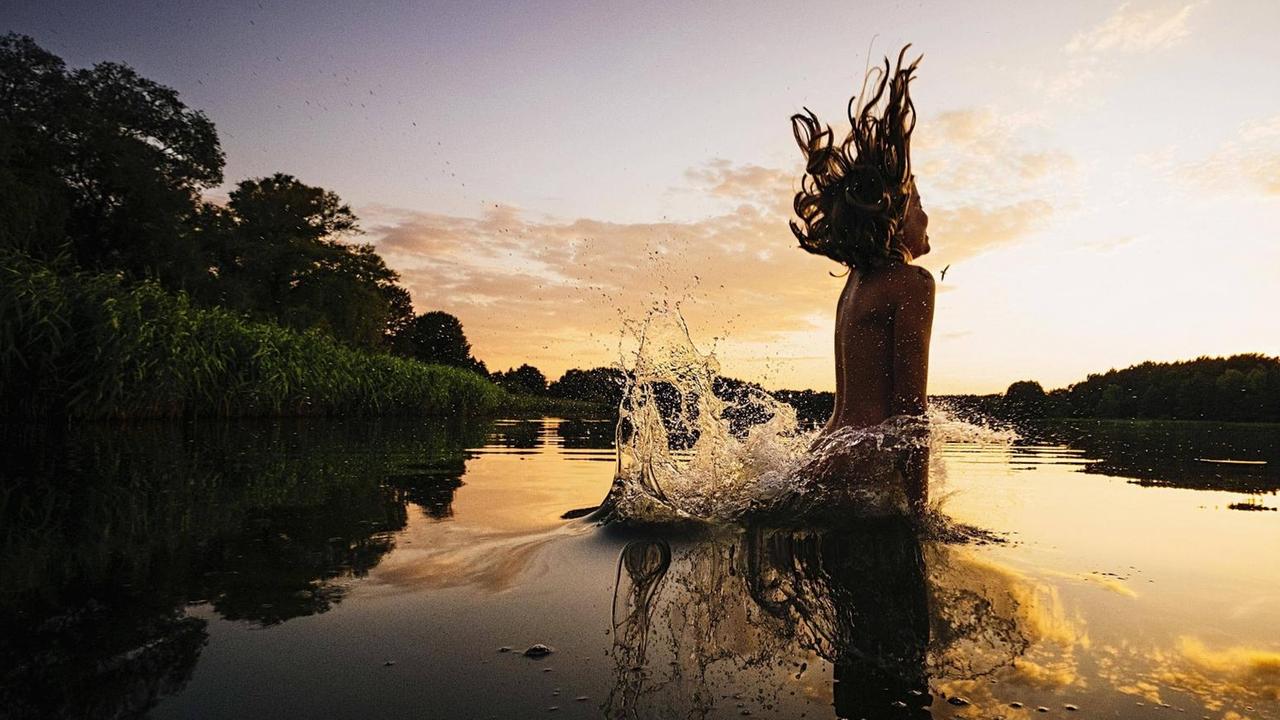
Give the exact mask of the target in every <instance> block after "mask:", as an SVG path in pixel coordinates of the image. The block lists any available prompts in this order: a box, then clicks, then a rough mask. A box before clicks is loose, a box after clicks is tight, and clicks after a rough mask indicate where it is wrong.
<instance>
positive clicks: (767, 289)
mask: <svg viewBox="0 0 1280 720" xmlns="http://www.w3.org/2000/svg"><path fill="white" fill-rule="evenodd" d="M687 177H688V178H689V179H690V180H691V181H693V182H694V184H695V185H696V186H697V188H698V189H697V190H695V191H697V192H703V193H707V194H708V195H711V196H714V197H716V198H719V199H721V200H723V201H724V203H725V208H726V209H725V210H724V211H723V212H720V213H717V214H713V215H711V216H709V217H704V218H700V219H696V220H691V221H684V222H668V221H664V222H637V223H615V222H605V221H601V220H596V219H592V218H576V219H560V218H554V217H546V216H537V215H533V214H530V213H526V212H524V211H522V210H520V209H518V208H514V207H510V206H506V205H501V204H494V205H490V206H489V207H487V208H486V209H485V211H484V212H483V213H482V214H481V215H480V216H479V217H474V218H468V217H458V216H452V215H443V214H438V213H427V212H416V211H409V210H403V209H397V208H389V207H377V206H375V207H369V208H362V209H361V214H362V216H363V217H364V218H365V219H364V225H365V227H366V228H368V230H369V237H370V239H371V240H372V241H373V242H374V243H375V244H376V245H377V247H378V250H379V252H380V253H381V254H382V255H383V256H384V257H385V258H386V259H387V262H388V264H389V265H390V266H391V267H393V268H395V269H396V270H397V271H399V272H400V273H401V276H402V279H403V282H404V284H405V285H406V286H407V287H408V288H409V290H410V292H411V293H412V294H413V299H414V303H415V306H416V308H417V310H418V311H419V312H422V311H425V310H429V309H440V310H445V311H447V312H450V313H453V314H455V315H457V316H458V317H459V318H460V319H461V320H462V322H463V326H464V327H465V328H466V331H467V336H468V338H469V339H470V340H471V342H472V345H473V347H474V348H475V352H476V355H477V357H479V358H480V359H482V360H484V361H485V362H486V363H488V364H489V365H490V366H491V367H493V368H505V367H508V366H516V365H519V364H520V363H523V362H530V363H532V364H534V365H537V366H538V367H540V368H541V369H543V370H544V372H548V373H549V374H551V375H552V376H555V375H557V374H559V373H560V372H562V371H563V370H564V369H566V368H568V367H587V366H592V365H598V364H607V363H609V362H612V361H614V360H616V359H617V347H618V338H619V333H620V328H621V324H622V319H623V318H626V317H632V318H635V317H639V316H640V315H641V314H642V313H643V312H644V311H645V310H646V309H647V308H649V307H651V306H653V305H654V304H655V303H663V302H667V303H679V304H680V306H681V308H682V311H683V312H684V314H685V316H686V318H687V319H688V321H689V324H690V327H691V328H693V329H694V332H695V335H697V336H698V338H700V339H702V340H704V341H706V340H709V339H710V338H711V337H713V336H718V337H725V336H728V337H730V338H731V339H732V340H733V341H734V343H735V345H733V346H731V347H741V348H745V347H754V348H756V352H758V349H759V348H760V347H766V348H768V352H769V353H770V355H769V357H770V358H773V359H777V360H780V361H787V360H788V359H791V360H794V359H795V358H809V357H812V356H813V347H812V333H813V332H815V330H817V329H821V328H822V327H826V328H829V327H830V325H829V323H830V322H831V319H832V316H833V308H834V305H835V299H836V297H837V295H838V294H839V290H840V287H841V284H842V283H843V280H841V279H838V278H833V277H831V275H830V272H832V271H837V270H838V269H839V268H838V266H836V265H835V264H833V263H831V262H830V261H828V260H826V259H825V258H821V257H817V256H814V255H810V254H807V253H804V252H801V251H800V250H799V249H798V248H797V246H796V241H795V239H794V237H792V235H791V231H790V229H789V228H788V227H787V219H788V218H789V215H790V212H789V204H790V187H789V184H790V182H791V176H790V173H788V172H784V171H782V170H778V169H772V168H766V167H761V166H756V165H735V164H733V163H730V162H728V161H724V160H716V161H712V162H710V163H707V164H705V165H702V166H699V167H697V168H694V169H692V170H690V171H689V172H688V173H687ZM1050 211H1051V208H1050V206H1049V205H1048V204H1047V203H1045V202H1043V201H1023V202H1018V203H1012V204H1009V205H1004V206H995V207H988V206H982V205H971V206H970V205H962V206H957V207H953V208H931V210H930V213H931V216H932V220H931V222H930V235H931V238H932V242H933V245H934V246H935V248H936V249H937V253H938V255H939V259H940V261H942V260H945V261H946V262H954V261H957V260H960V259H963V258H966V257H970V256H972V255H974V254H977V253H980V252H985V251H988V250H991V249H994V248H997V247H1000V246H1004V245H1007V244H1009V243H1011V242H1014V241H1015V240H1017V239H1018V238H1019V237H1021V236H1022V235H1024V234H1025V233H1027V232H1030V231H1032V230H1034V229H1035V228H1036V227H1038V224H1039V223H1040V222H1041V221H1042V220H1043V219H1044V218H1045V217H1047V216H1048V215H1049V213H1050ZM725 360H727V361H730V362H731V364H732V361H733V360H734V359H733V358H725ZM741 360H742V362H744V363H745V362H747V361H749V360H750V361H758V360H759V357H756V356H755V355H752V356H751V357H744V358H742V359H741Z"/></svg>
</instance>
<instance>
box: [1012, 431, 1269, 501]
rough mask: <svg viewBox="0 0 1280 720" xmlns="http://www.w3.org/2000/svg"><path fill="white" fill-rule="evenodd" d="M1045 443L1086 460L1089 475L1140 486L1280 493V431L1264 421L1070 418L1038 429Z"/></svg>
mask: <svg viewBox="0 0 1280 720" xmlns="http://www.w3.org/2000/svg"><path fill="white" fill-rule="evenodd" d="M1037 431H1038V432H1037V434H1038V435H1040V436H1041V437H1042V440H1051V441H1056V442H1060V443H1065V444H1067V445H1069V446H1071V447H1072V448H1075V449H1077V450H1079V451H1081V452H1082V453H1084V455H1085V456H1086V457H1088V458H1089V462H1088V463H1086V464H1085V466H1084V471H1085V472H1089V473H1098V474H1101V475H1113V476H1118V477H1125V478H1132V479H1133V480H1134V482H1135V483H1137V484H1141V485H1159V486H1166V487H1185V488H1200V489H1217V490H1237V491H1241V492H1275V491H1276V490H1280V439H1278V436H1280V428H1277V426H1275V425H1267V424H1262V423H1225V424H1224V423H1189V422H1177V421H1159V420H1149V421H1141V422H1131V421H1106V420H1093V421H1089V420H1070V421H1058V422H1053V423H1046V424H1044V425H1043V426H1041V427H1040V428H1037Z"/></svg>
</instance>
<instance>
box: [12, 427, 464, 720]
mask: <svg viewBox="0 0 1280 720" xmlns="http://www.w3.org/2000/svg"><path fill="white" fill-rule="evenodd" d="M15 435H16V436H17V440H18V441H17V442H16V443H14V444H12V445H10V446H8V447H6V448H5V457H4V467H5V474H4V478H3V480H4V485H3V489H4V493H3V495H0V518H3V519H4V523H3V538H2V539H3V552H2V553H0V577H3V578H4V583H3V586H2V587H0V658H2V659H0V688H2V690H3V692H2V693H0V706H5V707H7V708H9V709H10V710H9V711H10V712H14V713H15V714H16V715H18V716H23V715H31V716H44V715H48V716H60V715H66V716H78V715H85V716H89V717H114V716H117V715H130V714H133V713H136V712H139V711H142V710H144V709H145V708H147V707H148V706H150V705H151V704H152V703H154V702H155V699H156V698H157V697H158V696H159V695H161V694H165V693H170V692H173V691H175V690H177V689H179V688H181V686H182V684H183V683H184V682H185V681H186V679H187V678H188V677H189V675H190V673H191V669H192V667H193V666H194V665H195V663H196V661H197V659H198V656H199V654H200V652H201V648H202V646H203V645H204V643H205V639H206V638H205V632H204V626H205V624H206V623H205V622H204V621H203V620H198V619H195V618H191V617H184V613H183V608H184V607H185V606H186V605H187V604H190V603H207V604H209V605H210V606H211V607H212V608H213V609H214V610H215V611H216V612H217V614H218V615H219V616H221V617H222V618H225V619H227V620H235V621H245V622H250V623H253V624H255V625H259V626H271V625H276V624H279V623H282V622H285V621H287V620H290V619H292V618H297V617H304V616H308V615H314V614H317V613H323V612H326V611H328V610H330V609H331V608H332V607H333V606H334V605H336V604H337V603H339V602H341V601H342V600H343V599H344V597H345V596H346V593H347V587H348V584H347V583H348V582H349V581H350V580H352V579H355V578H361V577H364V576H365V575H367V574H368V572H369V569H370V568H372V567H374V566H375V565H377V564H378V562H379V561H380V560H381V559H382V558H383V557H384V556H385V555H386V554H387V553H388V552H390V551H391V550H392V549H393V548H394V547H395V540H394V533H395V532H396V531H399V530H402V529H403V528H404V527H405V525H406V520H407V515H406V513H407V504H414V505H417V506H418V507H420V508H421V510H422V511H423V512H424V513H426V514H427V515H428V516H430V517H432V518H440V517H446V516H448V515H449V514H450V506H451V503H452V497H453V493H454V492H455V490H456V489H457V488H458V487H459V486H460V485H461V476H462V474H463V473H464V472H465V458H466V451H465V447H466V446H467V445H475V444H479V443H480V439H482V438H483V437H484V435H483V428H476V427H473V428H462V427H445V426H440V427H424V426H420V425H419V426H411V425H408V424H374V425H366V426H357V425H351V426H336V425H332V424H324V423H313V424H301V423H296V424H292V425H291V424H261V425H253V424H242V425H236V426H228V425H218V424H214V425H211V426H202V427H198V428H192V427H181V426H179V427H145V428H139V429H120V428H105V427H88V428H83V429H80V430H77V431H75V432H73V433H71V434H69V435H67V436H65V437H62V438H51V437H50V436H48V435H45V434H41V433H37V432H34V431H31V430H22V431H18V432H16V433H15ZM356 446H359V447H361V448H362V449H363V453H362V455H361V456H360V457H359V458H358V459H357V458H352V457H349V456H345V455H344V454H343V453H342V452H340V451H339V452H333V451H331V450H326V449H327V448H334V447H338V448H348V449H349V448H352V447H356Z"/></svg>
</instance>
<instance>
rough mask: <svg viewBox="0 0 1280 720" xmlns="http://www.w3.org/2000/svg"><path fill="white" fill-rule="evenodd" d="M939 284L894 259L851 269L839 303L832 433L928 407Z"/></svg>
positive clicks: (914, 266)
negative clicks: (882, 264)
mask: <svg viewBox="0 0 1280 720" xmlns="http://www.w3.org/2000/svg"><path fill="white" fill-rule="evenodd" d="M933 301H934V282H933V276H931V275H930V274H929V271H928V270H925V269H924V268H922V267H919V266H917V265H910V264H907V263H895V264H892V265H889V266H887V267H884V268H880V269H878V270H873V271H869V272H862V271H859V270H857V269H854V270H851V271H850V272H849V279H848V281H847V282H846V283H845V287H844V290H843V291H842V292H841V293H840V300H839V303H838V304H837V306H836V331H835V342H836V346H835V357H836V406H835V410H834V412H833V413H832V415H831V419H830V421H828V423H827V427H826V429H827V430H828V431H830V430H835V429H837V428H841V427H856V428H863V427H869V426H871V425H875V424H877V423H880V422H883V421H884V420H885V419H887V418H889V417H892V416H894V415H902V414H906V415H916V414H919V413H922V412H924V409H925V393H926V386H925V378H926V376H927V374H928V364H929V334H930V333H929V330H930V327H931V325H932V320H933Z"/></svg>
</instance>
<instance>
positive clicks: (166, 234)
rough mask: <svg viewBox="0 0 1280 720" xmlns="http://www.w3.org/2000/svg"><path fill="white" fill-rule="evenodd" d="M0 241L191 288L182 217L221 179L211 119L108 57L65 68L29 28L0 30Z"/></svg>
mask: <svg viewBox="0 0 1280 720" xmlns="http://www.w3.org/2000/svg"><path fill="white" fill-rule="evenodd" d="M0 156H3V157H4V158H5V160H6V163H5V165H6V169H5V171H4V172H2V173H0V190H3V192H0V196H2V197H4V200H0V207H2V208H3V210H4V211H5V212H4V215H5V216H6V219H5V220H4V221H3V222H0V243H3V245H5V246H9V247H16V248H19V249H23V250H25V251H28V252H32V253H33V254H35V255H37V256H43V257H52V256H54V255H57V254H59V253H61V252H65V251H69V252H70V253H71V255H72V257H73V258H74V259H75V260H76V261H77V262H78V263H80V264H81V265H83V266H85V267H89V268H95V269H101V270H109V271H118V272H123V273H124V274H125V275H126V276H128V277H133V278H141V277H156V278H159V279H160V280H162V281H164V282H165V283H166V284H168V285H171V286H174V287H179V288H189V287H198V286H199V285H200V283H201V282H203V281H204V280H205V279H206V278H207V271H206V270H205V268H206V267H207V263H206V258H205V256H204V253H203V252H202V248H201V247H200V245H199V243H198V242H197V241H196V238H195V235H194V229H193V220H194V219H195V218H196V217H197V216H198V214H199V207H200V198H199V193H200V191H201V190H203V189H205V188H209V187H213V186H215V185H217V184H219V183H220V182H222V167H223V154H222V148H221V145H220V144H219V142H218V135H217V132H216V131H215V130H214V127H213V123H212V122H210V120H209V119H208V118H207V117H205V115H204V114H203V113H201V112H199V111H197V110H192V109H190V108H188V107H186V106H185V105H184V104H183V103H182V102H181V100H179V99H178V93H177V92H175V91H174V90H172V89H170V88H167V87H165V86H163V85H160V84H158V83H155V82H153V81H151V80H148V79H146V78H143V77H141V76H139V75H138V74H137V73H136V72H134V70H133V69H131V68H129V67H128V66H125V65H120V64H117V63H99V64H97V65H94V66H93V67H92V68H85V69H81V70H68V69H67V68H66V66H65V64H64V63H63V61H62V60H61V59H60V58H58V57H57V56H55V55H53V54H51V53H49V52H47V51H45V50H44V49H42V48H40V47H39V46H38V45H36V43H35V42H34V41H33V40H32V39H31V38H29V37H27V36H24V35H16V34H12V33H10V34H7V35H5V36H3V37H0Z"/></svg>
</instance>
